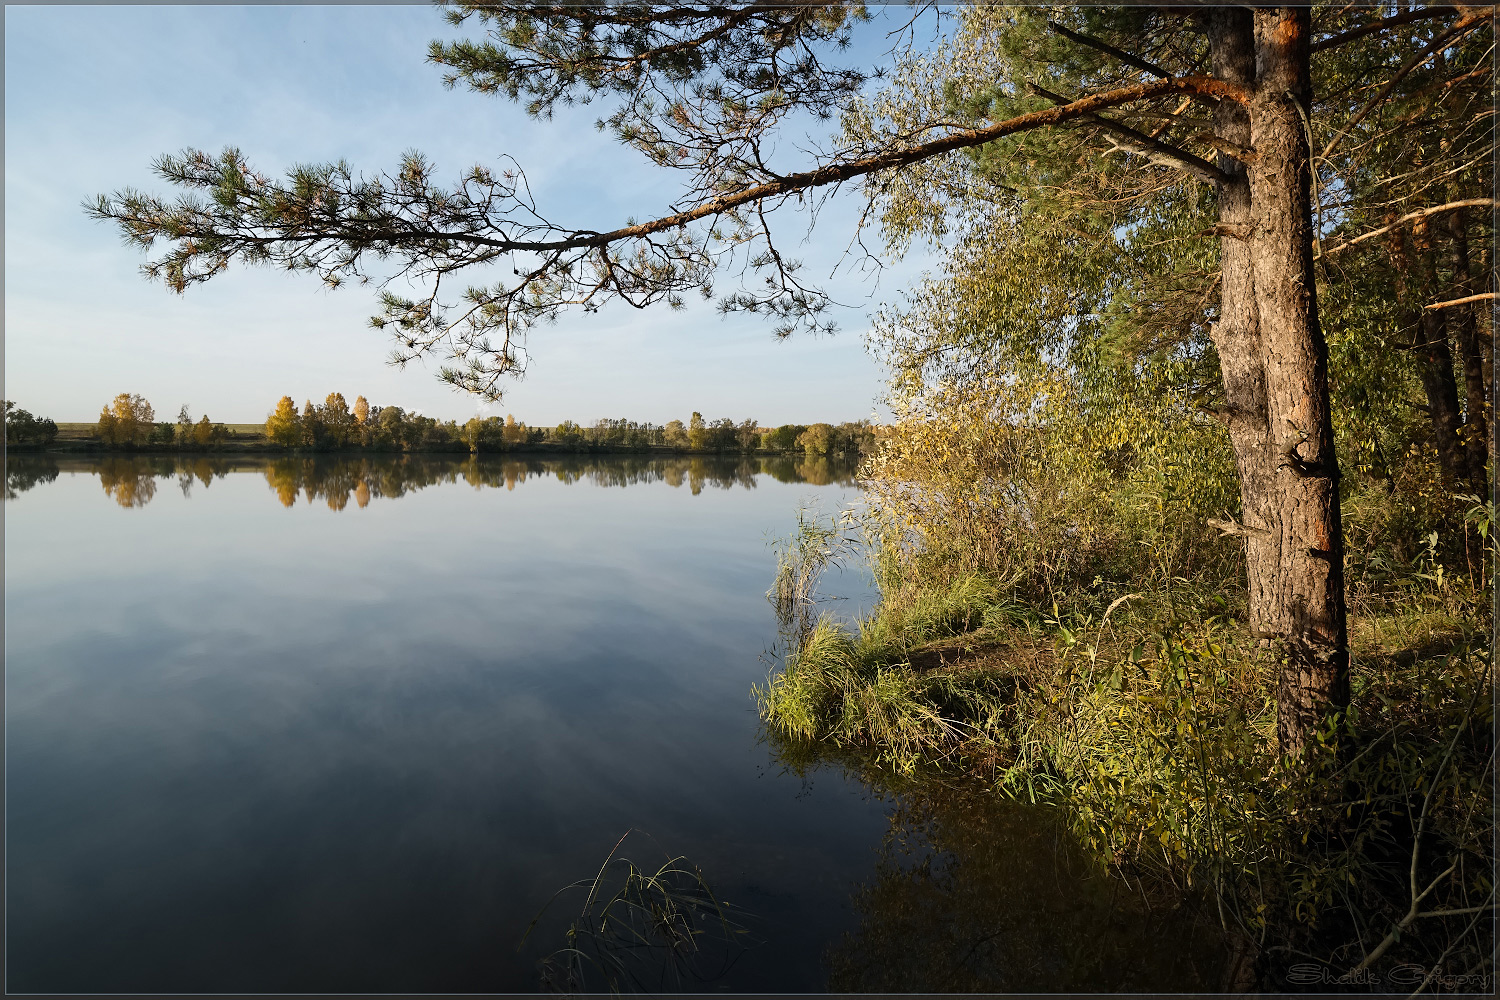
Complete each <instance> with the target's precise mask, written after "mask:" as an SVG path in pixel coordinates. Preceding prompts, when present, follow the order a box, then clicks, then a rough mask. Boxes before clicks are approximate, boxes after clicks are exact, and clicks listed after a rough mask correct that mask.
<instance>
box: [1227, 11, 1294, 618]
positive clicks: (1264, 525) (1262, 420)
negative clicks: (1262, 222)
mask: <svg viewBox="0 0 1500 1000" xmlns="http://www.w3.org/2000/svg"><path fill="white" fill-rule="evenodd" d="M1209 38H1210V51H1211V54H1212V58H1213V73H1214V76H1216V77H1217V78H1219V79H1221V80H1226V81H1228V82H1230V83H1235V84H1239V85H1240V86H1242V87H1244V88H1246V89H1247V90H1249V89H1253V87H1254V86H1255V32H1254V25H1253V22H1252V21H1251V17H1250V12H1249V11H1248V10H1245V9H1244V8H1239V7H1221V8H1217V9H1215V10H1214V11H1213V12H1212V13H1211V14H1210V15H1209ZM1214 131H1215V133H1216V134H1217V135H1218V136H1219V138H1222V139H1225V140H1227V141H1228V142H1231V143H1234V144H1235V145H1236V146H1240V147H1244V148H1249V146H1250V113H1249V110H1248V109H1247V108H1245V106H1244V105H1242V104H1240V103H1238V102H1236V101H1221V102H1220V103H1219V106H1218V107H1217V108H1216V109H1215V111H1214ZM1218 166H1219V169H1220V170H1222V171H1223V172H1224V173H1225V174H1227V175H1228V177H1229V180H1228V181H1227V182H1225V183H1222V184H1221V185H1220V186H1219V199H1218V201H1219V205H1218V209H1219V219H1218V221H1219V226H1218V231H1219V232H1220V233H1221V234H1222V235H1221V240H1220V252H1219V258H1220V278H1219V288H1220V293H1219V300H1220V307H1219V318H1218V321H1217V322H1216V323H1215V324H1214V326H1213V341H1214V346H1215V348H1217V350H1218V354H1219V367H1220V371H1221V372H1222V374H1223V377H1224V396H1225V412H1224V419H1225V423H1226V425H1227V426H1228V429H1229V438H1230V442H1231V443H1232V445H1233V448H1234V458H1235V466H1236V469H1237V470H1238V472H1239V477H1240V506H1241V514H1240V521H1241V526H1240V529H1239V532H1240V534H1241V535H1242V537H1243V538H1244V542H1245V568H1246V580H1247V583H1248V585H1249V588H1250V599H1249V613H1250V631H1251V634H1252V635H1254V636H1255V637H1256V638H1258V639H1271V638H1274V637H1275V635H1276V634H1277V633H1276V631H1275V626H1276V618H1277V616H1276V615H1275V614H1274V612H1273V608H1274V604H1275V593H1274V580H1275V579H1276V574H1277V569H1278V567H1279V565H1280V561H1281V556H1280V546H1279V545H1278V544H1277V537H1276V533H1275V525H1276V523H1277V518H1276V515H1275V513H1274V512H1273V511H1272V510H1271V507H1270V504H1271V497H1272V494H1273V492H1274V491H1273V488H1272V485H1273V482H1274V480H1275V475H1276V460H1277V456H1276V448H1275V442H1274V441H1273V440H1272V439H1271V428H1270V424H1269V421H1268V417H1267V413H1268V410H1267V406H1266V374H1265V363H1264V352H1263V350H1262V346H1261V336H1260V317H1259V313H1258V312H1257V309H1256V302H1255V273H1254V268H1253V267H1252V262H1251V258H1250V233H1251V232H1252V231H1253V230H1254V228H1255V216H1254V213H1253V212H1252V211H1251V203H1250V181H1249V179H1248V177H1247V176H1246V173H1245V165H1244V164H1243V163H1241V162H1240V161H1239V160H1236V159H1234V158H1233V157H1231V156H1228V155H1220V156H1219V158H1218Z"/></svg>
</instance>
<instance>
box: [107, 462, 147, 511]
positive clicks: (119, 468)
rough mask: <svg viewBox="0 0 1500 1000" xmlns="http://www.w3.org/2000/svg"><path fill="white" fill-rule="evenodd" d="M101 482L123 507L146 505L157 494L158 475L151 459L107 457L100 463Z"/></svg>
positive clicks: (109, 494)
mask: <svg viewBox="0 0 1500 1000" xmlns="http://www.w3.org/2000/svg"><path fill="white" fill-rule="evenodd" d="M99 483H100V485H102V486H103V487H104V492H105V494H106V495H107V496H109V497H110V498H112V499H113V500H114V502H115V503H117V504H119V505H120V506H121V507H144V506H146V504H148V503H150V502H151V498H152V497H154V496H156V476H155V475H153V474H152V469H151V466H150V462H149V460H148V461H141V460H139V459H131V458H106V459H105V460H104V461H103V462H101V463H100V464H99Z"/></svg>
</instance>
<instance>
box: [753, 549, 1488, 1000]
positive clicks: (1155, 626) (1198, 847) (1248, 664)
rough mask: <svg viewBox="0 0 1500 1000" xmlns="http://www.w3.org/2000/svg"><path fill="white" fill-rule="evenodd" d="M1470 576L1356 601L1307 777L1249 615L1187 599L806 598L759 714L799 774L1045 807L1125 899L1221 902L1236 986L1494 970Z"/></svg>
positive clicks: (1478, 609)
mask: <svg viewBox="0 0 1500 1000" xmlns="http://www.w3.org/2000/svg"><path fill="white" fill-rule="evenodd" d="M1470 575H1471V576H1472V579H1468V578H1452V577H1447V578H1445V577H1443V576H1442V575H1440V574H1439V575H1437V578H1436V579H1431V578H1429V579H1411V580H1401V581H1395V584H1396V585H1393V586H1391V587H1388V588H1387V589H1386V590H1385V592H1384V593H1383V594H1379V595H1367V596H1366V597H1365V598H1364V599H1362V600H1360V601H1357V602H1354V608H1353V609H1352V613H1351V616H1350V625H1349V634H1350V637H1351V654H1352V675H1353V684H1352V690H1353V699H1352V705H1351V708H1350V710H1349V711H1348V713H1347V715H1346V716H1345V718H1344V719H1343V720H1342V722H1341V724H1340V725H1338V726H1335V727H1332V728H1329V729H1327V730H1325V731H1323V732H1321V733H1319V734H1318V737H1317V744H1316V745H1315V746H1313V747H1312V748H1310V749H1309V750H1308V751H1307V752H1306V753H1305V754H1304V755H1303V756H1302V757H1301V758H1297V759H1291V758H1286V757H1282V756H1281V755H1279V753H1278V752H1277V749H1276V728H1275V677H1276V673H1277V671H1276V664H1275V663H1274V662H1273V661H1272V660H1271V658H1270V657H1269V656H1267V655H1266V654H1265V653H1263V652H1262V651H1261V650H1260V649H1259V648H1258V644H1257V643H1256V642H1255V641H1254V640H1253V639H1252V637H1251V636H1250V635H1249V630H1248V627H1247V625H1246V623H1245V616H1244V601H1243V597H1242V596H1240V595H1236V594H1235V593H1234V592H1233V591H1227V592H1226V591H1225V589H1223V588H1217V587H1216V588H1212V589H1210V588H1208V587H1195V586H1194V585H1193V584H1191V583H1189V582H1187V581H1185V580H1181V579H1171V580H1167V581H1165V585H1163V582H1162V581H1157V582H1156V584H1155V586H1153V585H1152V584H1151V582H1149V581H1138V582H1137V586H1136V587H1134V588H1131V589H1129V590H1126V589H1124V588H1121V587H1114V588H1111V587H1109V586H1108V585H1100V584H1099V581H1095V583H1096V586H1095V588H1092V589H1091V591H1090V592H1085V593H1077V594H1057V595H1056V598H1055V599H1054V600H1052V601H1049V602H1048V604H1047V605H1045V606H1038V604H1036V603H1031V602H1027V601H1025V600H1024V599H1019V598H1018V597H1017V595H1016V593H1015V592H1014V591H1013V590H1010V589H1007V588H1006V587H1004V586H1002V585H1001V584H1000V583H999V582H998V581H996V580H994V579H993V578H989V577H985V576H983V575H964V576H959V577H956V578H954V579H952V580H950V581H948V582H947V583H945V584H942V585H938V584H934V583H928V584H927V585H925V586H913V585H908V586H906V587H904V588H902V587H899V586H895V585H892V586H890V587H889V588H888V589H887V590H886V591H885V600H884V602H883V604H882V605H881V606H880V607H879V608H878V609H877V611H876V612H875V614H873V615H872V616H870V617H869V618H866V619H863V620H860V621H857V622H852V623H840V622H837V621H835V620H833V619H832V618H829V617H826V616H824V617H816V616H813V615H811V614H808V613H806V609H807V608H810V607H811V600H812V599H811V595H810V592H809V591H808V590H807V589H806V588H803V589H802V591H801V592H800V593H797V592H796V589H795V588H791V589H789V591H788V593H787V595H786V596H789V597H791V598H792V600H791V601H790V603H788V602H786V601H783V602H782V611H783V620H784V622H786V623H787V624H788V625H789V627H790V628H791V629H792V635H791V636H790V637H789V638H790V642H791V650H792V651H791V653H790V655H788V656H787V657H786V659H785V662H784V664H783V666H782V669H780V670H779V671H777V672H776V673H774V674H773V675H772V676H771V678H770V679H769V681H768V683H767V684H766V685H765V686H764V687H762V688H760V689H759V690H758V691H757V698H758V702H759V706H760V711H761V716H762V719H763V720H764V721H765V723H766V725H767V729H768V732H769V733H770V734H771V737H772V739H773V741H774V742H775V744H776V746H777V748H778V753H779V754H780V756H781V758H782V760H783V762H784V763H786V764H787V765H788V766H790V767H792V768H793V769H794V770H803V771H810V770H812V769H814V768H815V767H817V766H820V764H821V763H824V762H828V761H830V760H837V761H838V762H839V764H840V766H843V767H854V768H856V769H863V770H866V771H871V772H874V773H888V774H892V775H897V776H901V777H902V778H903V779H905V780H917V781H919V782H923V781H933V780H936V781H939V782H942V781H946V780H954V779H957V780H964V781H972V782H977V783H980V784H982V785H984V786H985V787H988V788H989V789H991V790H992V792H993V793H994V794H996V795H999V796H1001V797H1004V798H1013V799H1019V800H1022V801H1025V802H1031V803H1044V804H1050V805H1052V806H1055V807H1056V808H1057V809H1058V810H1059V812H1060V815H1062V816H1064V817H1066V823H1067V825H1068V826H1069V827H1070V828H1071V831H1072V833H1073V834H1074V835H1075V836H1076V837H1077V838H1078V840H1079V841H1080V842H1081V843H1082V844H1084V845H1085V847H1086V848H1087V849H1088V850H1089V851H1090V852H1091V853H1092V855H1093V856H1094V857H1095V859H1096V861H1097V863H1099V864H1100V865H1101V866H1102V867H1104V868H1106V869H1109V870H1110V871H1112V872H1113V873H1114V874H1115V875H1116V876H1118V877H1121V878H1123V879H1124V880H1125V881H1126V882H1127V883H1129V884H1134V885H1137V886H1145V887H1148V889H1150V890H1151V891H1159V892H1163V893H1166V894H1167V895H1169V896H1170V895H1172V894H1177V895H1179V896H1181V895H1182V894H1188V895H1198V896H1201V897H1203V898H1204V899H1206V900H1207V901H1208V902H1207V906H1208V912H1210V913H1211V914H1212V918H1213V922H1214V923H1217V924H1219V925H1220V926H1221V927H1222V929H1223V931H1224V932H1225V934H1226V935H1227V939H1228V941H1229V947H1230V948H1231V949H1234V950H1235V951H1236V953H1237V954H1240V953H1242V954H1243V955H1244V961H1245V967H1244V969H1243V970H1241V972H1240V973H1236V974H1235V976H1234V977H1233V978H1236V979H1238V980H1241V981H1242V984H1248V983H1249V982H1251V981H1252V980H1253V982H1254V983H1255V984H1257V985H1258V986H1259V987H1261V988H1265V989H1278V990H1285V989H1287V988H1289V986H1288V984H1289V983H1291V982H1294V981H1295V980H1293V979H1289V978H1288V977H1289V976H1291V975H1292V974H1293V972H1294V971H1295V970H1293V969H1292V966H1293V965H1295V964H1296V963H1297V962H1299V961H1302V960H1303V959H1302V958H1299V956H1305V955H1317V956H1320V958H1319V959H1318V962H1317V963H1316V965H1317V971H1319V972H1320V974H1321V973H1327V974H1331V975H1335V976H1337V975H1345V974H1349V973H1350V972H1351V970H1356V969H1358V970H1360V972H1361V974H1370V975H1379V974H1383V972H1382V970H1385V969H1386V967H1389V966H1392V965H1393V964H1395V965H1401V964H1403V963H1405V964H1407V965H1410V964H1413V963H1415V964H1416V965H1420V966H1421V967H1423V968H1424V969H1433V968H1437V967H1438V966H1439V965H1443V963H1445V962H1446V963H1449V964H1448V965H1443V967H1444V968H1449V967H1459V966H1460V965H1463V964H1464V963H1466V962H1470V960H1472V962H1470V964H1473V963H1478V964H1480V965H1482V964H1483V961H1484V954H1483V951H1484V949H1483V947H1482V944H1483V940H1487V939H1488V938H1487V935H1488V930H1489V927H1490V921H1489V914H1490V913H1491V912H1492V911H1491V909H1490V906H1491V903H1492V901H1493V896H1492V889H1491V888H1490V886H1489V885H1488V883H1487V882H1486V880H1485V877H1484V876H1483V874H1482V873H1483V872H1487V871H1488V870H1489V861H1488V859H1489V858H1490V857H1491V851H1490V849H1489V843H1490V837H1491V834H1492V832H1493V829H1494V822H1493V803H1492V801H1491V799H1490V782H1489V777H1488V775H1489V761H1490V757H1491V752H1492V744H1493V740H1492V731H1493V726H1492V722H1493V719H1492V710H1491V704H1492V693H1493V685H1492V674H1491V671H1490V624H1489V623H1490V615H1489V605H1488V591H1487V590H1486V587H1485V570H1484V568H1483V567H1477V568H1476V569H1475V572H1474V573H1472V574H1470ZM887 582H889V581H887ZM799 601H800V602H801V605H802V608H803V609H804V612H803V613H802V614H801V616H800V624H799V622H798V617H799V616H798V614H797V610H798V609H797V604H798V602H799ZM1153 887H1154V888H1153ZM1424 891H1425V892H1426V895H1422V893H1423V892H1424ZM1419 917H1421V918H1429V919H1418V918H1419ZM1372 970H1373V971H1372ZM1329 981H1333V980H1329ZM1412 985H1415V984H1412Z"/></svg>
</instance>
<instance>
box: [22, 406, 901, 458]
mask: <svg viewBox="0 0 1500 1000" xmlns="http://www.w3.org/2000/svg"><path fill="white" fill-rule="evenodd" d="M13 407H14V404H12V403H6V425H5V427H6V441H7V443H16V444H38V445H43V446H45V445H48V444H51V443H52V442H53V441H54V439H56V438H57V437H58V428H57V425H56V424H55V423H53V422H52V421H50V420H39V419H37V418H35V417H33V416H32V415H31V414H30V413H27V412H26V411H25V410H14V412H13ZM252 428H253V429H252ZM88 431H89V428H88V427H87V426H86V425H75V426H74V429H73V430H71V431H69V432H68V433H67V434H65V435H64V437H65V438H68V439H69V440H71V441H72V442H74V443H75V446H84V447H97V446H98V445H103V446H104V447H105V448H107V449H110V450H122V451H140V450H147V451H162V450H183V451H214V450H218V449H220V448H221V447H223V446H226V445H230V446H232V447H233V448H234V449H235V450H256V449H260V448H269V449H273V450H278V451H280V450H286V451H298V452H304V451H313V452H323V451H347V450H358V451H378V452H457V453H464V452H468V453H474V454H478V453H505V452H526V451H537V452H549V451H550V452H558V451H562V452H611V453H631V452H637V453H639V452H669V453H686V454H717V455H754V454H765V455H802V456H806V457H810V458H831V459H835V460H852V459H857V458H859V457H860V456H862V455H864V454H868V453H869V452H870V451H872V450H873V447H874V443H875V430H874V428H873V427H872V426H871V425H870V423H869V421H863V420H862V421H859V422H856V423H842V424H826V423H818V424H784V425H782V426H780V427H761V426H760V425H759V424H758V423H757V422H756V421H754V420H741V421H739V422H735V421H733V420H729V419H727V418H726V419H720V420H711V421H710V420H705V419H704V418H703V414H701V413H694V414H693V415H692V416H691V417H690V418H689V419H688V421H687V422H686V423H684V422H683V421H681V420H671V421H668V422H667V423H665V424H651V423H636V422H635V421H633V420H609V419H605V420H597V421H595V422H594V423H593V424H592V425H587V426H586V425H583V424H575V423H573V422H572V421H571V420H565V421H563V422H562V423H561V424H558V425H557V426H556V427H531V426H528V425H527V424H525V423H521V422H519V421H517V420H516V419H515V417H513V416H510V415H507V416H505V417H504V418H501V417H483V418H481V417H474V418H472V419H470V420H468V421H467V422H465V423H462V424H460V423H458V422H457V421H456V420H436V419H434V418H432V417H426V416H422V415H421V414H420V413H414V412H409V411H407V410H404V409H402V408H401V407H399V406H371V405H370V404H369V402H367V401H366V399H365V397H363V396H357V397H355V400H354V405H353V406H350V405H349V404H348V402H347V401H346V400H345V399H344V396H343V394H342V393H338V392H333V393H329V394H328V397H327V398H326V399H325V400H324V401H323V402H322V403H321V404H316V403H313V402H312V401H311V400H308V401H307V402H306V403H304V404H303V406H302V408H301V409H300V410H299V409H298V408H297V404H296V403H294V402H293V401H292V397H290V396H283V397H281V401H280V402H279V403H277V404H276V407H275V409H274V410H273V411H272V412H271V414H270V415H269V416H268V417H267V418H266V422H265V426H264V429H263V431H261V429H260V428H258V427H255V426H254V425H249V426H247V425H237V429H236V428H231V427H229V426H226V425H225V424H222V423H216V422H214V421H213V420H211V419H210V418H209V417H208V416H207V415H206V414H204V415H202V416H200V417H199V418H198V419H196V420H195V419H193V417H192V415H191V414H190V413H189V412H188V408H187V406H185V405H184V406H183V407H182V409H181V410H180V411H179V413H178V415H177V419H176V420H175V421H173V422H158V421H157V419H156V411H155V409H154V408H153V407H152V406H151V404H150V403H149V402H147V401H146V400H145V399H144V398H143V397H141V396H140V395H137V394H132V393H121V394H120V395H118V396H116V397H115V398H114V400H112V401H111V402H110V403H108V404H107V405H105V407H104V408H103V409H102V410H101V411H100V413H99V421H98V423H97V424H95V425H94V426H93V427H92V433H88Z"/></svg>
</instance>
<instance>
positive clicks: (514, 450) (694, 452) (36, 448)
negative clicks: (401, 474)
mask: <svg viewBox="0 0 1500 1000" xmlns="http://www.w3.org/2000/svg"><path fill="white" fill-rule="evenodd" d="M222 426H223V427H224V428H225V436H224V437H223V439H222V440H221V441H219V442H216V443H214V444H212V445H209V446H199V445H177V444H175V443H161V444H143V445H115V444H109V443H107V442H105V441H102V440H100V439H99V437H98V436H97V435H96V434H95V425H94V424H58V425H57V428H58V434H57V437H56V438H55V439H54V440H53V441H52V442H50V443H48V444H45V445H36V444H26V445H17V444H11V445H8V446H7V450H8V451H12V452H16V453H22V454H29V455H36V454H55V455H93V456H108V455H121V456H124V455H157V456H170V455H185V456H197V455H259V456H268V457H276V456H288V457H290V456H299V457H311V456H330V457H343V458H358V457H361V456H371V455H412V454H419V455H433V456H467V455H471V454H479V455H486V456H496V457H503V456H506V455H536V456H548V455H636V456H649V457H657V458H672V457H678V456H681V457H694V458H731V459H733V458H740V457H776V458H792V459H800V458H803V457H814V458H825V457H828V456H827V455H826V454H817V455H808V453H807V451H806V450H805V449H804V448H795V447H794V448H766V447H757V448H755V449H753V450H750V451H743V450H731V449H713V448H699V449H694V448H677V447H670V446H665V445H653V446H638V445H637V446H612V445H597V444H585V443H579V444H573V445H566V444H561V443H557V442H551V441H540V442H525V443H515V444H510V445H506V446H504V447H498V448H497V447H495V446H493V445H492V444H489V443H486V444H484V445H482V446H481V447H478V448H474V447H471V446H470V445H467V444H464V443H462V442H438V443H418V444H415V445H405V446H403V445H374V446H356V447H322V448H313V447H308V448H288V447H286V446H285V445H281V444H277V443H276V442H274V441H271V440H269V439H268V438H267V437H266V434H265V428H264V427H263V426H262V425H260V424H225V425H222ZM835 457H839V456H835ZM854 457H855V458H857V456H854Z"/></svg>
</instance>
